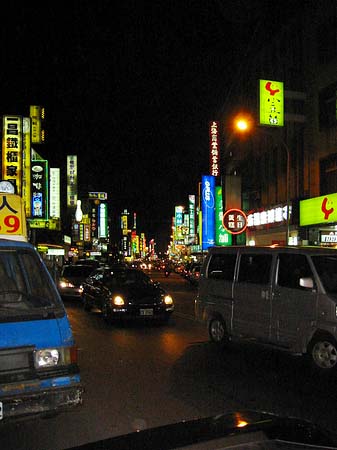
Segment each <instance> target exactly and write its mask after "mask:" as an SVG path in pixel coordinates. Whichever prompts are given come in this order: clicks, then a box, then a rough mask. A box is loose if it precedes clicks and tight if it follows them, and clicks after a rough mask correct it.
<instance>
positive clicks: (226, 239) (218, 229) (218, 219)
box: [215, 186, 232, 246]
mask: <svg viewBox="0 0 337 450" xmlns="http://www.w3.org/2000/svg"><path fill="white" fill-rule="evenodd" d="M222 218H223V204H222V188H221V186H216V188H215V244H216V245H223V246H225V245H232V235H231V234H230V233H228V231H226V230H225V228H224V227H223V225H222Z"/></svg>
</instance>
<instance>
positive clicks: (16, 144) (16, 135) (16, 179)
mask: <svg viewBox="0 0 337 450" xmlns="http://www.w3.org/2000/svg"><path fill="white" fill-rule="evenodd" d="M2 179H3V180H7V181H10V182H11V183H12V184H13V186H14V187H15V189H16V193H17V194H19V195H21V194H22V192H21V190H22V117H21V116H3V120H2Z"/></svg>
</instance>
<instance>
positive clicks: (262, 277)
mask: <svg viewBox="0 0 337 450" xmlns="http://www.w3.org/2000/svg"><path fill="white" fill-rule="evenodd" d="M271 265H272V255H264V254H247V255H246V254H243V255H241V258H240V269H239V277H238V282H239V283H240V282H241V283H253V284H267V283H268V282H269V280H270V269H271Z"/></svg>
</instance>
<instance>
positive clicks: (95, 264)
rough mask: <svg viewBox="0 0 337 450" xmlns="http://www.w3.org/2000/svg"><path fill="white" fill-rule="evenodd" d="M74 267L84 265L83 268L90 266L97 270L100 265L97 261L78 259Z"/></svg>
mask: <svg viewBox="0 0 337 450" xmlns="http://www.w3.org/2000/svg"><path fill="white" fill-rule="evenodd" d="M74 264H75V265H85V266H92V267H93V269H97V267H99V265H100V263H99V261H98V260H97V259H92V258H80V259H78V260H77V261H75V262H74Z"/></svg>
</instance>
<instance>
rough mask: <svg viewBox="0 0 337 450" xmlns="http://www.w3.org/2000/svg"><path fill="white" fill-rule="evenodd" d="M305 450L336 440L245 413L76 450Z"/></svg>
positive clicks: (292, 421)
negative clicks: (304, 449)
mask: <svg viewBox="0 0 337 450" xmlns="http://www.w3.org/2000/svg"><path fill="white" fill-rule="evenodd" d="M308 447H310V449H311V450H314V449H316V450H318V449H324V448H325V449H326V448H327V447H328V448H330V449H331V448H337V436H336V435H334V434H332V433H330V432H327V431H325V430H322V429H320V428H319V427H318V426H316V425H315V424H313V423H311V422H307V421H304V420H301V419H297V418H292V417H280V416H276V415H273V414H270V413H266V412H260V411H247V410H245V411H237V412H231V413H228V414H224V415H218V416H213V417H208V418H205V419H196V420H190V421H183V422H179V423H175V424H172V425H166V426H161V427H156V428H150V429H146V430H142V431H137V432H134V433H130V434H126V435H123V436H117V437H114V438H111V439H104V440H102V441H98V442H93V443H90V444H84V445H82V446H81V445H80V446H77V447H76V449H77V450H94V449H95V450H96V449H98V448H101V449H105V450H110V449H111V450H120V449H123V450H125V449H136V448H139V449H142V450H157V449H158V450H170V449H183V448H186V449H187V448H188V449H189V450H191V449H195V450H197V449H198V450H201V449H206V448H207V449H210V448H211V449H212V450H216V449H218V450H220V449H222V450H223V449H232V450H234V449H235V450H239V449H240V450H241V449H242V450H253V449H254V450H258V449H259V450H263V449H268V450H273V449H284V450H285V449H287V450H289V449H294V450H295V449H299V448H308ZM68 450H75V448H69V449H68Z"/></svg>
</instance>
